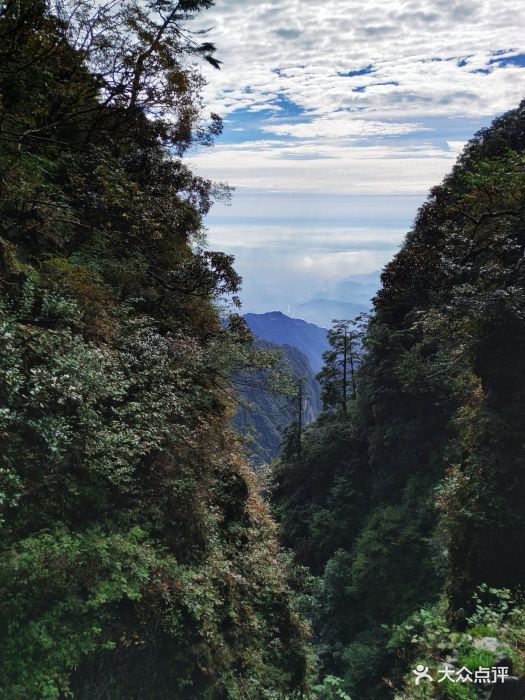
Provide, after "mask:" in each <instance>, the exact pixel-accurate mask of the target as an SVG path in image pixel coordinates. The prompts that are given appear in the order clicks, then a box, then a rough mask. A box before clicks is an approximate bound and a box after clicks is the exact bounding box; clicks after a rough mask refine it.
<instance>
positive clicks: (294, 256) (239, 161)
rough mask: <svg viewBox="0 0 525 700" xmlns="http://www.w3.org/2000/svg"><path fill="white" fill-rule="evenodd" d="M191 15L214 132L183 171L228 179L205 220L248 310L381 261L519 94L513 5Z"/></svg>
mask: <svg viewBox="0 0 525 700" xmlns="http://www.w3.org/2000/svg"><path fill="white" fill-rule="evenodd" d="M199 21H200V22H201V25H200V26H201V27H208V28H211V31H210V33H209V38H210V40H211V41H213V42H214V43H215V44H216V45H217V48H218V58H219V59H220V60H222V61H223V67H222V70H221V71H220V72H218V71H214V70H213V69H211V68H210V69H209V70H206V77H207V80H208V85H207V87H206V90H205V95H204V97H205V103H206V105H207V109H210V110H213V111H216V112H218V113H219V114H221V115H222V116H223V118H224V120H225V131H224V134H223V135H222V136H221V137H220V139H219V140H218V141H217V144H216V146H215V147H213V148H212V149H206V150H202V151H199V152H197V153H196V154H194V155H193V156H192V158H191V160H192V167H193V168H194V169H195V170H196V171H197V172H198V173H199V174H202V175H204V176H207V177H211V178H212V179H214V180H217V181H223V182H227V183H229V184H230V185H233V186H234V187H235V188H236V191H235V193H234V195H233V199H232V203H231V206H230V207H225V206H224V205H222V204H217V205H216V206H215V207H214V209H213V210H212V213H211V214H210V215H209V217H208V219H207V221H206V225H207V228H208V240H209V245H210V247H211V248H217V249H222V250H225V251H227V252H231V253H233V254H234V255H235V256H236V260H237V264H236V267H237V269H238V271H239V272H240V273H241V274H242V275H243V278H244V287H243V293H242V298H243V303H244V310H245V311H258V312H260V311H269V310H273V309H279V310H282V311H285V312H286V311H289V310H290V308H291V307H292V306H294V305H296V304H297V303H299V302H302V301H306V300H308V299H309V298H310V297H311V296H314V295H318V294H319V290H323V289H324V288H329V286H330V284H331V283H332V282H333V281H334V280H338V279H343V278H344V277H347V276H350V275H353V274H357V273H362V272H369V271H372V270H374V269H377V268H380V267H382V266H383V265H384V264H385V263H386V262H387V261H388V260H389V259H390V258H391V257H392V255H393V254H394V253H395V251H396V250H397V249H398V247H399V245H400V243H401V242H402V239H403V235H404V233H406V231H407V230H408V229H409V228H410V225H411V222H412V220H413V219H414V216H415V214H416V211H417V208H418V206H419V205H420V204H421V203H422V202H423V201H424V199H425V196H426V193H427V191H428V189H429V188H430V187H431V186H432V185H434V184H436V183H438V182H439V181H440V180H441V179H442V177H443V176H444V175H445V174H446V173H447V172H448V171H449V170H450V168H451V167H452V165H453V163H454V161H455V158H456V157H457V154H458V153H459V151H460V150H461V148H462V146H463V144H464V143H465V141H466V140H468V138H470V137H471V136H472V134H473V133H474V132H476V131H477V130H478V129H479V128H481V127H482V126H485V125H488V124H489V123H490V121H491V120H492V119H493V117H494V116H496V115H497V114H501V113H502V112H504V111H506V110H507V109H510V108H512V107H514V106H516V105H517V104H518V103H519V101H520V100H521V99H522V98H523V97H525V42H523V39H522V35H523V29H524V27H525V4H524V3H522V2H521V1H518V0H498V1H496V0H446V1H445V0H432V1H430V0H405V1H403V2H401V1H399V2H398V1H394V0H381V2H379V1H378V0H376V1H372V2H367V3H363V2H362V0H359V1H357V0H324V2H322V3H319V2H318V1H315V2H314V0H257V1H256V0H217V2H216V6H215V8H213V9H212V10H211V11H208V12H206V13H205V14H204V15H203V17H202V20H199Z"/></svg>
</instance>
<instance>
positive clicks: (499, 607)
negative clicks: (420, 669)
mask: <svg viewBox="0 0 525 700" xmlns="http://www.w3.org/2000/svg"><path fill="white" fill-rule="evenodd" d="M482 601H484V602H482ZM473 602H474V603H475V606H476V612H475V613H474V614H473V616H472V619H471V620H469V626H468V627H467V628H466V630H465V631H464V632H456V631H453V630H451V629H450V627H449V624H448V622H447V617H448V609H447V608H448V605H447V602H446V600H445V598H442V599H441V600H440V601H438V603H437V604H435V605H433V606H431V607H427V608H423V609H421V610H419V611H417V612H416V613H413V614H412V615H411V616H410V618H408V619H407V620H406V621H405V622H404V623H403V624H401V625H397V626H395V627H393V629H392V636H391V638H390V641H389V644H388V646H389V649H390V650H392V651H393V652H394V653H395V654H396V655H398V656H401V657H402V658H403V659H405V660H406V661H409V662H410V664H411V667H412V668H413V667H414V666H415V665H416V664H419V663H420V664H422V665H423V666H424V667H428V668H429V670H430V673H431V675H433V677H434V676H436V677H438V676H437V673H438V669H439V668H442V667H443V664H444V663H445V662H446V659H447V658H450V656H451V655H452V656H453V657H455V663H456V666H457V668H458V669H459V668H462V667H465V668H467V669H469V670H471V671H475V670H477V669H479V668H491V667H492V666H493V665H494V664H495V661H496V655H497V653H500V652H505V653H507V654H508V655H509V656H510V657H511V659H512V662H513V672H514V674H520V673H522V672H523V653H524V651H525V644H524V642H525V637H524V632H525V617H524V609H523V607H522V605H521V604H520V602H519V600H517V598H516V597H515V596H513V595H512V594H511V593H510V591H508V590H506V589H495V588H490V587H488V586H487V585H482V586H480V587H479V588H478V589H477V590H476V592H475V593H474V595H473ZM486 631H489V635H488V636H489V637H490V638H491V639H495V640H496V642H497V651H491V650H489V649H487V648H483V647H482V646H479V645H478V646H476V644H477V643H478V642H479V641H482V640H480V638H482V637H485V636H487V634H486ZM476 697H478V695H477V694H476V693H475V692H474V690H473V687H472V685H470V684H468V683H465V684H463V683H454V682H451V681H448V680H447V681H445V682H442V683H437V682H434V683H421V684H420V685H419V686H418V685H416V684H415V682H414V676H413V674H412V672H410V673H408V674H407V675H406V676H405V679H404V689H403V692H402V693H401V694H399V695H396V700H408V699H410V700H420V699H421V700H422V699H423V698H429V699H431V698H439V700H456V699H459V700H463V699H465V700H470V699H472V700H475V698H476Z"/></svg>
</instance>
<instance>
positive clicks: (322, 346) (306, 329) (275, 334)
mask: <svg viewBox="0 0 525 700" xmlns="http://www.w3.org/2000/svg"><path fill="white" fill-rule="evenodd" d="M244 318H245V320H246V322H247V323H248V326H249V327H250V330H251V331H252V333H253V334H254V336H255V337H256V338H260V339H261V340H268V341H270V342H271V343H276V344H277V345H292V346H293V347H295V348H297V349H298V350H300V351H301V352H302V353H303V354H304V355H306V357H307V358H308V360H309V362H310V365H311V367H312V370H313V371H314V372H315V373H317V372H319V370H320V369H321V367H322V363H323V361H322V356H323V352H324V351H325V350H327V349H328V341H327V340H326V329H324V328H319V327H318V326H316V325H314V324H313V323H306V321H302V320H301V319H299V318H290V317H289V316H285V314H283V313H281V312H280V311H271V312H269V313H266V314H245V315H244Z"/></svg>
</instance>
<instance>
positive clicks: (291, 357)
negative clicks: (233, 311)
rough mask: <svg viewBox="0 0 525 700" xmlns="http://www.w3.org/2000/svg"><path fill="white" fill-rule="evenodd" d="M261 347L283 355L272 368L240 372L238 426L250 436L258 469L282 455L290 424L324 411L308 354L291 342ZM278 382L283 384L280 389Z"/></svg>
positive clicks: (251, 457)
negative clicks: (282, 446) (283, 443)
mask: <svg viewBox="0 0 525 700" xmlns="http://www.w3.org/2000/svg"><path fill="white" fill-rule="evenodd" d="M256 346H257V347H260V348H262V349H265V350H269V351H272V352H274V353H278V356H280V357H281V359H280V361H279V362H278V364H277V365H275V366H273V367H272V368H271V369H270V370H266V371H264V370H261V371H260V372H258V373H254V372H249V373H243V374H241V375H239V376H238V377H237V378H236V379H237V381H236V382H235V383H236V387H237V392H238V396H239V407H238V409H237V412H236V414H235V418H234V422H233V424H234V426H235V428H236V429H237V430H238V431H239V432H240V433H241V435H243V436H244V438H245V440H246V447H247V453H248V457H249V461H250V464H251V465H252V466H253V467H254V468H255V469H258V468H259V467H261V466H262V465H263V464H268V463H269V462H271V461H272V460H273V459H275V457H277V456H278V454H279V452H280V448H281V443H282V440H283V435H284V432H285V430H286V428H287V427H288V426H289V425H290V424H291V423H292V422H293V421H296V420H298V415H299V403H300V404H301V406H300V412H301V421H302V423H303V424H304V425H308V424H309V423H311V422H312V421H314V420H315V419H316V418H317V416H318V415H319V414H320V413H321V399H320V386H319V383H318V382H317V380H316V378H315V374H314V372H313V370H312V368H311V366H310V362H309V361H308V358H307V357H306V355H304V354H303V353H302V352H300V351H299V350H298V349H297V348H295V347H292V346H291V345H276V344H275V343H269V342H264V341H257V343H256ZM276 382H279V383H280V384H281V386H280V390H278V388H279V387H277V386H276Z"/></svg>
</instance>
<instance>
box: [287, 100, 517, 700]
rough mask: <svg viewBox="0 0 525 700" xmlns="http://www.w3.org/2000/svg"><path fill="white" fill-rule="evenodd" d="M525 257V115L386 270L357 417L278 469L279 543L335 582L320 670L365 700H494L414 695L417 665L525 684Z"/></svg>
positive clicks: (330, 417)
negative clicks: (523, 599)
mask: <svg viewBox="0 0 525 700" xmlns="http://www.w3.org/2000/svg"><path fill="white" fill-rule="evenodd" d="M524 251H525V104H522V105H521V106H520V107H519V108H518V109H516V110H514V111H512V112H509V113H508V114H506V115H504V116H503V117H501V118H499V119H497V120H496V121H495V122H494V123H493V125H492V126H491V127H490V128H489V129H484V130H482V131H481V132H479V133H478V134H477V135H476V137H475V138H474V139H473V140H472V141H471V142H470V143H469V144H468V145H467V146H466V147H465V149H464V151H463V153H462V155H461V156H460V158H459V160H458V162H457V165H456V166H455V168H454V169H453V171H452V172H451V174H450V175H449V176H448V177H446V178H445V180H444V182H443V183H442V184H441V185H439V186H437V187H435V188H434V189H433V190H432V191H431V192H430V195H429V197H428V200H427V202H426V204H425V205H424V206H423V207H422V208H421V209H420V211H419V213H418V215H417V218H416V220H415V223H414V226H413V229H412V230H411V231H410V232H409V234H408V235H407V238H406V242H405V243H404V245H403V247H402V249H401V250H400V252H399V253H398V254H397V255H396V256H395V258H394V259H393V260H392V262H391V263H390V264H388V265H387V266H386V268H385V270H384V272H383V275H382V287H381V289H380V291H379V292H378V294H377V296H376V298H375V301H374V312H373V315H372V318H371V320H370V323H369V325H368V328H367V330H366V334H365V338H364V345H365V353H364V357H363V360H362V364H361V367H360V370H359V372H358V376H357V383H356V388H355V391H354V390H353V389H352V387H350V386H349V384H348V382H347V387H346V389H347V390H348V392H349V393H350V394H351V400H349V401H348V402H347V411H346V413H345V412H344V411H343V410H342V408H341V406H342V404H341V402H340V404H339V407H338V406H337V404H335V403H334V402H333V401H332V402H331V403H330V404H329V405H327V407H326V410H325V412H324V414H323V416H322V417H321V418H320V419H319V420H318V421H317V422H316V423H315V424H313V425H312V426H310V427H309V428H308V429H307V430H306V431H305V433H304V435H303V440H302V444H301V449H300V450H298V449H297V447H296V446H294V444H290V445H289V446H288V447H287V449H286V450H285V452H284V454H283V456H282V458H281V459H280V461H279V462H278V463H277V465H276V468H275V471H274V492H273V498H274V504H275V511H276V514H277V516H278V518H279V521H280V532H281V537H282V541H283V543H284V544H285V545H286V546H288V547H291V548H292V549H293V550H294V552H295V556H296V559H297V561H298V562H299V563H300V564H303V565H304V566H306V567H307V569H308V570H309V571H310V572H311V573H312V574H314V575H316V576H318V577H320V579H321V580H320V583H319V589H318V590H317V592H316V593H315V601H316V604H315V606H314V609H313V611H312V619H313V624H314V628H315V636H316V646H317V650H318V653H319V656H320V659H321V662H322V664H323V668H324V670H325V672H327V673H330V674H334V675H336V676H339V677H340V678H341V679H342V680H341V682H340V686H339V688H340V692H343V690H344V691H346V692H347V693H350V695H351V696H352V697H353V698H354V699H355V700H363V699H364V698H370V699H371V700H377V699H379V698H383V697H393V696H394V695H395V696H396V698H438V697H439V698H465V699H467V698H476V697H480V695H479V693H477V692H476V691H475V690H474V687H473V686H472V685H470V686H469V684H468V683H467V684H465V685H460V684H459V685H458V684H454V683H453V682H450V681H447V682H445V683H442V684H437V683H434V684H433V685H432V684H427V685H426V686H424V685H421V686H416V685H414V676H413V675H412V673H411V672H410V668H413V667H414V666H415V664H416V663H420V662H423V663H424V665H426V666H429V667H430V668H434V669H435V668H436V666H437V665H438V664H439V663H441V662H443V661H444V660H445V659H446V658H448V659H449V660H451V661H452V662H453V663H455V664H457V667H458V668H459V666H461V665H462V664H463V665H465V666H469V665H470V666H471V667H472V666H474V667H476V668H477V667H478V666H490V665H492V664H493V663H495V661H494V659H495V654H494V653H491V652H495V651H496V650H499V651H500V652H501V651H502V650H503V651H504V652H505V653H506V654H507V659H508V661H507V665H510V666H511V667H512V665H514V672H515V674H516V675H519V674H520V673H522V671H523V654H524V643H525V625H524V620H525V615H524V613H523V608H522V607H520V590H521V588H522V586H523V584H524V582H525V509H524V506H523V504H524V502H525V448H524V442H523V428H524V425H525V285H524V283H525V264H524ZM338 381H339V385H336V390H337V386H339V391H342V384H341V380H340V379H338ZM465 629H466V630H467V632H468V634H467V635H465V634H464V631H465ZM487 635H488V637H490V638H494V639H495V640H496V641H495V642H494V641H493V642H491V643H492V647H491V646H490V644H489V643H488V642H487V641H486V639H485V637H487ZM480 638H481V639H480ZM511 670H512V669H511ZM406 673H408V680H407V681H406V685H405V688H404V689H403V675H404V674H406ZM410 679H412V680H410ZM334 683H336V682H335V680H334ZM518 685H519V683H518V681H516V685H514V686H512V687H510V684H509V685H508V694H503V692H502V694H492V695H491V696H490V697H491V698H492V697H494V698H495V697H498V698H500V697H501V698H503V697H508V698H510V697H512V698H518V697H519V698H521V697H523V695H520V694H519V692H522V690H520V691H519V692H518V694H515V695H514V694H512V693H516V692H517V691H516V688H517V687H518ZM522 685H523V683H521V686H519V687H521V688H522ZM334 687H336V686H335V685H334ZM506 688H507V685H506ZM396 689H397V691H396ZM489 691H490V688H489V690H488V691H487V692H489ZM338 692H339V691H338ZM480 692H481V690H480ZM494 692H495V691H494ZM484 697H485V696H484Z"/></svg>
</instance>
